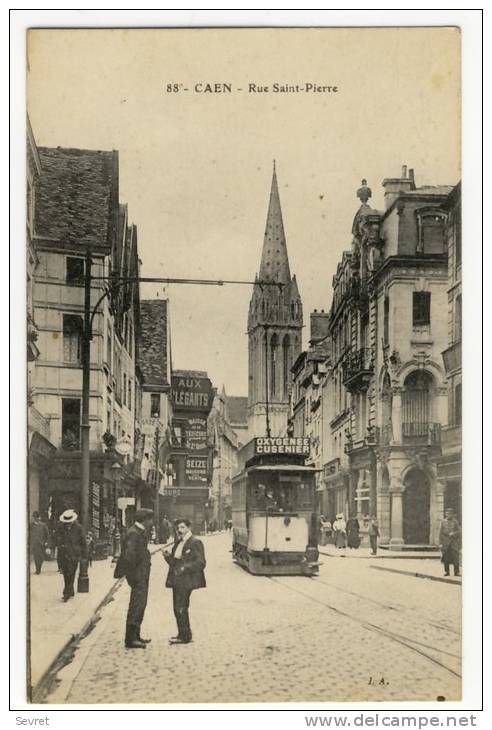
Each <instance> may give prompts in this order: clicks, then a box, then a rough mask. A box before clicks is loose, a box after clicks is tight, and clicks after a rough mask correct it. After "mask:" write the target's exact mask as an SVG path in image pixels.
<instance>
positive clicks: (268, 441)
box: [255, 436, 310, 456]
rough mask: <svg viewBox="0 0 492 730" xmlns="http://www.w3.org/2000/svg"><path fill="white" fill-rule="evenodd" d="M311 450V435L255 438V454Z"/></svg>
mask: <svg viewBox="0 0 492 730" xmlns="http://www.w3.org/2000/svg"><path fill="white" fill-rule="evenodd" d="M309 452H310V439H309V436H279V437H267V436H264V437H259V438H255V454H298V455H300V456H306V455H307V454H309Z"/></svg>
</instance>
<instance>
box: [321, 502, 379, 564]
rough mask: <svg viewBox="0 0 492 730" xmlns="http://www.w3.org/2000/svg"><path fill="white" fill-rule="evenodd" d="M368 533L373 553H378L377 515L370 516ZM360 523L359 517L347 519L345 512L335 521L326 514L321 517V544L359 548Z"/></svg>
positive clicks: (337, 516)
mask: <svg viewBox="0 0 492 730" xmlns="http://www.w3.org/2000/svg"><path fill="white" fill-rule="evenodd" d="M367 534H368V536H369V542H370V545H371V555H376V554H377V550H378V537H379V526H378V521H377V519H376V517H370V518H369V522H368V526H367ZM360 543H361V538H360V523H359V520H358V519H357V517H349V519H348V520H345V518H344V516H343V513H341V512H340V513H338V514H337V515H336V519H335V520H334V521H333V523H331V522H330V520H329V519H327V518H326V517H325V516H324V515H320V517H319V544H320V545H322V546H325V545H329V544H332V545H334V546H335V547H336V548H339V549H342V548H346V547H348V548H351V549H354V550H357V549H358V548H359V547H360Z"/></svg>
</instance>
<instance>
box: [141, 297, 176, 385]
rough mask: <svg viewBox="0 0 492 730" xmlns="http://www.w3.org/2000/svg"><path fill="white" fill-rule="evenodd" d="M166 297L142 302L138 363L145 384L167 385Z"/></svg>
mask: <svg viewBox="0 0 492 730" xmlns="http://www.w3.org/2000/svg"><path fill="white" fill-rule="evenodd" d="M167 304H168V303H167V300H166V299H143V300H142V301H141V302H140V338H139V348H138V364H139V367H140V370H141V373H142V376H143V385H144V386H145V385H152V386H161V387H164V386H167V385H170V383H169V381H168V378H167V363H168V357H169V353H168V351H167V340H168V337H167V326H168V307H167Z"/></svg>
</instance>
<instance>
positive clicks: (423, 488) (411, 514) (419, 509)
mask: <svg viewBox="0 0 492 730" xmlns="http://www.w3.org/2000/svg"><path fill="white" fill-rule="evenodd" d="M403 484H404V487H405V489H404V492H403V505H402V507H403V542H404V543H405V545H428V544H429V541H430V497H431V486H430V480H429V478H428V476H427V475H426V473H425V472H424V471H423V470H422V469H418V468H415V469H410V470H409V471H408V472H407V474H406V476H405V479H404V482H403Z"/></svg>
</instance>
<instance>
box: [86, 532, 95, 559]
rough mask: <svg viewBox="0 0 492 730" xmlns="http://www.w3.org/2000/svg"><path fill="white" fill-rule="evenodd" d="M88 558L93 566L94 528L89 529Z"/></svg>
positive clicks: (87, 539) (87, 538)
mask: <svg viewBox="0 0 492 730" xmlns="http://www.w3.org/2000/svg"><path fill="white" fill-rule="evenodd" d="M86 541H87V560H88V561H89V567H92V561H93V559H94V534H93V532H92V530H87V537H86Z"/></svg>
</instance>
